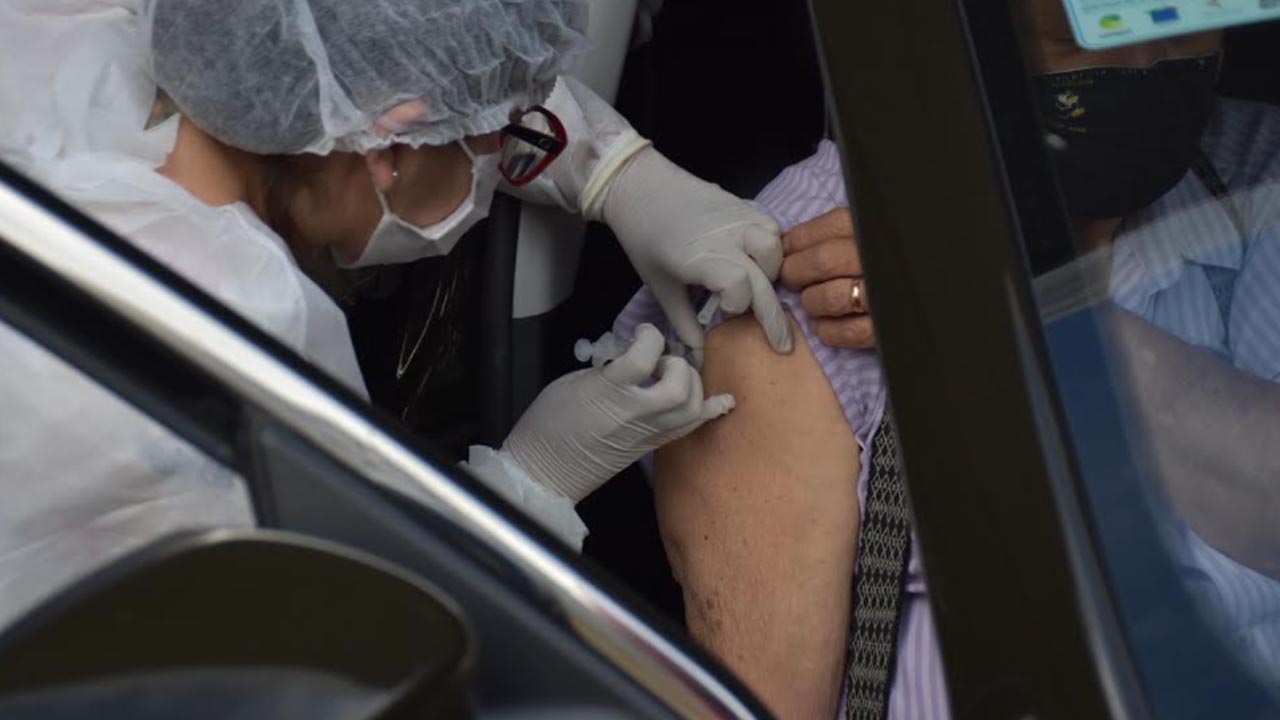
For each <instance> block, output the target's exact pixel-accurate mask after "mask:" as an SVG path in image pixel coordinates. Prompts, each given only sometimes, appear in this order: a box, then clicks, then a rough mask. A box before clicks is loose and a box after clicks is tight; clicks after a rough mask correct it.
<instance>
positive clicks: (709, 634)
mask: <svg viewBox="0 0 1280 720" xmlns="http://www.w3.org/2000/svg"><path fill="white" fill-rule="evenodd" d="M793 322H794V321H793ZM793 332H794V334H795V336H796V337H804V336H803V334H801V333H799V331H798V328H794V326H793ZM703 380H704V384H705V387H706V389H707V391H708V392H713V393H724V392H731V393H733V394H734V396H735V397H736V398H737V400H738V405H737V409H736V410H734V412H732V413H730V414H729V415H727V416H725V417H723V418H721V419H719V420H717V421H715V422H713V423H708V424H707V425H704V426H703V427H702V428H700V429H699V430H697V431H696V432H694V433H693V434H692V435H689V436H688V437H686V438H684V439H683V440H680V441H678V442H676V443H673V444H671V445H668V446H667V447H665V448H663V449H662V450H660V451H659V452H658V455H657V465H656V479H655V492H656V495H657V507H658V516H659V517H658V519H659V522H660V525H661V529H662V535H663V542H664V544H665V545H666V547H667V552H668V555H669V556H670V558H671V563H672V567H673V568H674V571H675V574H676V577H677V579H678V580H679V581H680V583H681V586H682V587H683V589H684V597H685V614H686V616H687V619H688V625H689V631H690V633H691V634H692V635H693V637H694V638H695V639H697V640H698V641H699V642H700V643H701V644H703V645H704V646H705V647H706V648H707V649H708V650H710V651H711V652H712V653H713V654H715V655H717V656H718V657H719V658H720V659H721V660H722V661H723V662H725V663H726V664H727V665H728V666H729V667H730V668H731V669H733V670H734V671H735V672H736V673H737V674H738V675H739V676H740V677H741V678H742V679H743V680H744V682H746V684H747V685H748V686H749V687H750V688H751V689H752V690H754V691H755V692H756V693H757V694H758V695H759V696H760V697H761V699H763V700H764V702H765V703H766V704H767V705H768V706H769V707H770V708H771V709H772V710H773V711H774V713H775V714H776V715H777V716H778V717H779V718H782V719H783V720H791V719H793V718H794V719H796V720H800V719H803V720H812V719H813V718H821V719H822V720H826V719H827V718H831V717H832V716H834V714H835V710H836V706H837V702H838V695H839V690H840V685H841V680H842V677H843V669H844V657H845V646H846V639H847V637H848V624H849V608H850V586H851V584H852V577H853V560H854V551H855V539H856V536H857V527H858V502H857V491H856V484H857V476H858V467H859V456H858V446H857V441H856V440H855V439H854V436H853V432H852V430H850V428H849V424H848V422H847V421H846V419H845V416H844V413H843V411H842V410H841V409H840V405H839V402H838V401H837V400H836V396H835V394H834V392H833V391H832V389H831V386H830V385H829V384H828V382H827V379H826V377H825V376H824V375H823V373H822V370H821V368H819V366H818V364H817V361H816V360H815V359H814V357H813V354H812V352H811V351H810V349H809V346H808V345H806V344H805V343H803V342H799V343H796V349H795V352H794V353H792V354H790V355H778V354H777V353H775V352H773V351H772V350H771V349H770V347H769V345H768V343H767V341H766V340H765V337H764V334H763V333H762V332H761V330H760V328H759V326H758V325H757V324H756V323H755V322H754V321H752V320H750V319H742V318H739V319H735V320H731V321H729V322H728V323H726V324H724V325H722V326H720V327H719V328H716V329H715V330H714V331H712V332H711V333H710V334H709V335H708V336H707V345H706V359H705V364H704V367H703Z"/></svg>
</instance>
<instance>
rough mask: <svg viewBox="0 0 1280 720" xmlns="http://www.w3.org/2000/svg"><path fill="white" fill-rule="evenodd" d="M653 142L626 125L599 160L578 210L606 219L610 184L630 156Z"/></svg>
mask: <svg viewBox="0 0 1280 720" xmlns="http://www.w3.org/2000/svg"><path fill="white" fill-rule="evenodd" d="M651 145H653V142H652V141H650V140H647V139H645V138H643V137H641V136H640V133H638V132H636V131H635V130H631V129H627V130H625V131H623V133H622V134H621V135H619V136H618V139H617V140H614V141H613V143H612V144H611V145H610V146H609V149H608V150H606V151H605V153H604V155H602V156H601V157H600V159H599V160H598V161H596V166H595V168H593V169H592V171H591V177H589V178H587V183H586V185H584V186H583V188H582V194H581V195H580V196H579V197H578V211H579V212H580V213H581V214H582V217H583V218H585V219H587V220H595V221H601V220H603V219H604V201H605V198H607V197H608V195H609V187H610V186H611V185H612V184H613V181H614V179H615V178H617V177H618V175H619V174H620V173H621V172H622V170H623V168H625V167H626V166H627V163H628V162H630V161H631V158H633V157H635V156H636V153H639V152H640V151H641V150H644V149H645V148H647V147H649V146H651Z"/></svg>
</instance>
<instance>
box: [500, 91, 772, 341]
mask: <svg viewBox="0 0 1280 720" xmlns="http://www.w3.org/2000/svg"><path fill="white" fill-rule="evenodd" d="M545 104H546V107H547V108H548V109H549V110H551V111H552V112H554V113H555V114H556V115H557V116H558V117H559V118H560V120H561V121H562V122H563V123H564V126H565V130H566V132H567V134H568V136H569V146H568V147H567V148H565V150H564V152H563V153H561V155H560V157H559V158H557V159H556V161H555V162H553V163H551V165H550V167H548V168H547V170H546V172H544V173H543V174H542V175H540V176H539V177H538V178H537V179H536V180H534V181H533V182H532V183H530V184H528V185H525V186H524V187H521V188H511V187H504V190H505V191H506V192H509V193H511V194H513V195H516V196H517V197H520V198H522V199H524V200H529V201H531V202H539V203H547V204H556V205H559V206H560V207H562V208H564V209H566V210H568V211H570V212H576V213H579V214H581V215H582V217H584V218H586V219H588V220H603V221H605V222H607V223H608V224H609V226H610V227H611V228H612V229H613V231H614V233H615V234H616V235H617V236H618V240H619V242H621V243H622V246H623V248H624V249H625V250H626V252H627V256H628V257H630V258H631V261H632V263H633V264H634V265H635V266H636V270H637V271H638V272H639V274H640V277H641V279H643V280H644V281H645V283H646V284H647V285H648V286H649V287H650V289H651V290H652V291H653V292H654V294H655V295H656V296H657V298H658V301H659V302H660V303H661V304H662V308H663V310H664V311H665V312H666V314H667V317H668V319H669V320H670V321H671V324H672V327H673V328H674V329H675V331H676V334H677V335H678V336H679V338H680V340H681V342H683V343H684V344H685V345H688V346H689V347H690V348H691V349H693V351H694V354H695V357H700V356H701V350H702V346H703V340H702V339H703V330H702V325H701V324H700V323H699V322H698V320H697V315H696V314H695V313H694V309H693V307H692V304H691V303H690V300H689V297H688V293H687V292H686V290H685V287H686V286H687V285H700V286H702V287H705V288H708V289H710V290H712V291H715V292H718V293H720V296H719V304H720V307H721V309H723V310H724V311H726V312H728V313H730V314H736V313H740V312H745V311H746V310H747V309H748V308H750V309H751V310H752V311H754V313H755V315H756V318H757V319H758V320H759V321H760V324H761V326H762V327H763V328H764V330H765V335H766V336H767V337H768V338H769V343H770V344H771V345H773V347H774V348H775V349H777V350H779V351H781V352H790V350H791V347H792V339H791V326H790V323H788V322H787V319H786V317H785V316H784V315H783V312H782V306H781V305H780V304H779V302H778V298H777V295H776V294H775V293H774V290H773V285H772V282H771V281H772V280H773V279H775V278H777V276H778V271H779V268H780V267H781V266H782V240H781V230H780V229H779V228H778V226H777V224H776V223H775V222H774V221H773V220H772V219H771V218H769V217H768V216H767V215H765V214H763V213H761V212H758V211H756V210H754V209H753V208H751V207H750V206H749V205H747V204H746V203H745V202H743V201H742V200H741V199H739V198H737V197H734V196H733V195H731V194H730V193H728V192H725V191H724V190H722V189H721V188H719V187H717V186H715V185H712V184H711V183H708V182H704V181H702V180H699V179H698V178H696V177H694V176H693V175H690V174H689V173H687V172H685V171H684V170H682V169H680V168H679V167H677V166H676V165H675V164H673V163H671V162H670V161H669V160H667V159H666V158H664V157H663V156H662V155H661V154H659V153H658V152H657V151H656V150H653V149H652V147H651V143H650V142H649V141H648V140H646V139H644V138H642V137H640V135H639V134H638V133H636V131H635V130H634V129H633V128H632V127H631V124H630V123H628V122H627V121H626V119H625V118H623V117H622V115H620V114H619V113H618V111H617V110H614V109H613V107H612V106H611V105H609V103H607V102H605V101H604V100H603V99H602V98H601V97H600V96H598V95H596V94H595V93H594V92H592V91H591V90H590V89H589V88H587V87H586V86H585V85H583V84H582V83H580V82H578V81H577V80H575V79H573V78H570V77H561V78H560V79H559V81H558V82H557V83H556V86H555V89H554V90H553V91H552V93H551V95H550V97H548V98H547V102H546V103H545Z"/></svg>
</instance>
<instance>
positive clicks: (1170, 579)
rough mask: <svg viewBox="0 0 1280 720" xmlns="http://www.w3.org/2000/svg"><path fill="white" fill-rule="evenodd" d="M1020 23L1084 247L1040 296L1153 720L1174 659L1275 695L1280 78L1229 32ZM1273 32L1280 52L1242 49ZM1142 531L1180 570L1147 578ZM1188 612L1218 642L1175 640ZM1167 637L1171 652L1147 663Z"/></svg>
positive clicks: (1037, 5) (1058, 10)
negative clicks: (1132, 31) (1098, 34)
mask: <svg viewBox="0 0 1280 720" xmlns="http://www.w3.org/2000/svg"><path fill="white" fill-rule="evenodd" d="M1151 5H1152V6H1153V8H1154V6H1155V4H1151ZM1011 6H1012V7H1013V8H1014V10H1015V14H1017V15H1018V16H1019V19H1020V21H1021V22H1020V26H1021V27H1022V31H1023V37H1022V38H1021V39H1022V46H1023V48H1024V52H1025V55H1026V64H1027V67H1028V70H1029V71H1030V73H1031V78H1030V87H1031V91H1032V93H1033V97H1034V101H1035V103H1036V109H1037V111H1038V114H1039V117H1040V122H1041V131H1042V137H1043V139H1044V145H1045V148H1046V152H1047V154H1048V156H1049V161H1050V164H1051V166H1052V168H1053V172H1054V174H1055V176H1056V181H1057V184H1058V188H1059V190H1060V194H1061V201H1062V206H1063V207H1064V208H1065V210H1066V216H1067V217H1069V222H1070V225H1071V227H1070V230H1071V235H1072V237H1074V241H1075V245H1074V247H1073V248H1071V251H1070V253H1069V254H1070V256H1071V257H1072V260H1071V261H1070V262H1067V263H1066V264H1064V265H1061V266H1059V267H1056V268H1054V269H1052V270H1049V271H1047V272H1040V273H1039V275H1038V277H1036V278H1035V280H1034V292H1035V295H1036V298H1037V301H1038V302H1039V306H1040V310H1041V315H1042V319H1043V321H1044V323H1045V328H1046V337H1047V340H1048V349H1049V352H1050V355H1051V362H1052V365H1053V367H1054V370H1055V372H1056V374H1057V377H1056V380H1057V383H1058V386H1059V390H1060V391H1061V397H1062V403H1063V405H1064V407H1065V409H1066V412H1067V416H1068V421H1069V422H1068V425H1069V428H1070V430H1071V432H1072V434H1073V440H1074V442H1075V443H1076V448H1077V454H1078V461H1079V463H1080V470H1081V474H1082V476H1083V478H1084V481H1085V486H1086V497H1087V499H1088V501H1089V502H1088V509H1089V511H1090V512H1091V514H1092V518H1091V519H1092V521H1093V523H1094V528H1095V531H1096V532H1097V534H1098V539H1099V540H1100V546H1101V547H1102V550H1103V554H1104V556H1105V557H1104V565H1105V566H1106V567H1107V568H1108V570H1109V571H1110V573H1111V581H1112V585H1113V590H1114V591H1115V592H1116V594H1117V600H1118V603H1119V605H1120V606H1121V609H1122V613H1121V614H1122V618H1123V621H1124V623H1125V624H1126V628H1125V629H1126V631H1127V632H1128V633H1129V635H1130V640H1131V641H1132V643H1133V646H1134V647H1135V648H1136V649H1137V653H1136V654H1137V658H1138V661H1139V666H1140V667H1139V670H1140V675H1141V676H1142V677H1143V679H1144V680H1145V681H1146V682H1147V685H1148V690H1149V692H1150V693H1151V695H1152V697H1153V701H1154V704H1155V706H1156V708H1157V710H1164V709H1167V708H1170V707H1173V705H1172V704H1171V703H1176V702H1177V701H1176V700H1174V698H1177V697H1178V694H1179V690H1180V689H1179V688H1178V687H1174V686H1173V683H1172V682H1171V681H1170V679H1171V678H1176V677H1179V675H1178V672H1177V668H1176V666H1177V665H1178V664H1179V663H1182V664H1183V667H1184V669H1185V668H1186V667H1189V666H1190V665H1189V663H1194V662H1201V661H1204V660H1205V658H1206V657H1215V658H1216V657H1218V655H1216V654H1215V653H1222V656H1221V657H1222V658H1224V659H1225V662H1226V664H1225V665H1224V664H1222V663H1218V668H1219V670H1221V671H1222V672H1227V673H1231V674H1233V675H1236V674H1243V675H1247V676H1250V677H1252V678H1254V679H1257V680H1261V681H1262V685H1263V686H1265V687H1269V688H1280V620H1278V618H1280V522H1277V521H1278V520H1280V106H1278V105H1276V104H1275V103H1274V102H1272V100H1274V99H1275V98H1273V97H1270V95H1271V94H1272V93H1271V91H1270V89H1269V88H1271V87H1273V86H1274V78H1275V73H1274V72H1271V71H1270V70H1268V69H1267V68H1265V67H1260V66H1258V65H1256V64H1250V63H1248V62H1247V55H1246V54H1245V53H1243V52H1242V54H1241V55H1240V56H1239V58H1240V59H1237V56H1236V55H1234V54H1233V46H1234V45H1233V41H1234V39H1235V37H1237V35H1236V34H1235V33H1234V32H1228V33H1225V34H1224V33H1223V32H1221V31H1209V32H1200V33H1191V34H1181V35H1178V36H1177V37H1165V38H1161V39H1157V40H1149V41H1146V42H1136V43H1130V44H1127V45H1124V46H1123V47H1109V48H1106V49H1103V50H1087V49H1085V48H1082V47H1081V46H1080V45H1079V44H1078V41H1077V39H1076V35H1073V32H1072V27H1071V25H1070V23H1069V20H1068V17H1067V16H1066V13H1065V12H1064V9H1063V5H1062V3H1061V2H1060V1H1059V0H1013V2H1012V3H1011ZM1144 7H1145V5H1144ZM1135 17H1137V16H1135ZM1160 17H1161V18H1163V20H1162V22H1166V23H1174V22H1177V21H1178V20H1177V18H1178V16H1177V14H1176V13H1174V14H1173V19H1169V17H1170V16H1169V14H1168V13H1165V14H1163V15H1160ZM1259 32H1262V33H1266V34H1268V36H1269V37H1271V38H1272V39H1273V40H1274V39H1276V38H1280V28H1278V27H1277V26H1275V25H1266V26H1257V27H1252V28H1246V29H1245V32H1244V33H1243V34H1241V35H1240V37H1243V38H1245V42H1248V41H1249V37H1250V34H1256V33H1259ZM1242 47H1244V45H1243V44H1242ZM1233 63H1234V64H1233ZM1108 408H1111V409H1114V410H1115V413H1114V417H1115V418H1116V419H1117V421H1116V422H1114V423H1112V422H1110V421H1109V420H1108V419H1107V418H1110V417H1112V415H1111V414H1109V413H1110V410H1108ZM1148 520H1149V521H1150V524H1149V525H1147V524H1146V523H1147V521H1148ZM1140 525H1141V526H1142V527H1144V528H1146V529H1145V530H1144V531H1143V533H1144V534H1145V536H1146V539H1147V540H1152V541H1156V542H1158V543H1159V544H1158V547H1159V548H1160V549H1161V557H1160V561H1161V562H1160V563H1158V565H1159V566H1160V567H1162V568H1163V567H1167V568H1168V570H1169V572H1167V573H1161V572H1158V571H1157V569H1156V565H1152V564H1143V563H1134V562H1133V560H1134V558H1136V557H1137V555H1136V554H1135V552H1134V546H1133V544H1132V543H1131V542H1130V541H1131V540H1132V538H1133V536H1132V535H1129V534H1127V533H1130V532H1132V531H1134V530H1135V529H1136V528H1137V527H1138V526H1140ZM1151 535H1154V536H1155V537H1150V536H1151ZM1183 610H1188V611H1190V612H1194V613H1196V615H1197V616H1198V618H1199V619H1200V620H1201V621H1202V622H1203V625H1204V627H1207V628H1208V631H1209V636H1208V639H1207V640H1205V638H1201V637H1200V636H1198V635H1197V634H1196V633H1195V632H1188V633H1186V634H1185V635H1182V636H1181V637H1180V629H1179V626H1178V625H1177V623H1175V622H1173V619H1174V618H1177V617H1184V616H1183V615H1180V613H1182V612H1183ZM1144 624H1145V625H1144ZM1157 635H1158V636H1159V637H1160V643H1161V644H1160V647H1163V648H1164V649H1165V650H1166V651H1168V652H1173V653H1175V654H1173V655H1170V654H1168V653H1167V652H1166V653H1165V654H1163V655H1162V656H1160V657H1156V656H1155V655H1152V654H1150V653H1146V654H1144V651H1143V649H1142V648H1143V647H1145V648H1147V649H1150V648H1152V647H1155V645H1151V644H1146V645H1144V642H1145V640H1144V638H1151V637H1155V636H1157ZM1202 641H1203V642H1202ZM1206 643H1207V644H1206ZM1179 655H1182V657H1179ZM1228 666H1229V667H1230V670H1225V669H1223V668H1226V667H1228ZM1224 677H1225V676H1224ZM1232 700H1233V698H1232V697H1230V696H1227V697H1212V698H1210V697H1202V698H1200V699H1199V701H1200V702H1212V703H1217V704H1218V706H1217V707H1218V709H1219V710H1220V711H1223V712H1227V710H1226V709H1229V708H1231V707H1232V705H1231V704H1230V703H1231V702H1232ZM1222 703H1226V704H1222ZM1236 710H1239V711H1241V712H1243V711H1244V707H1243V706H1242V707H1239V708H1236ZM1227 715H1231V716H1236V715H1234V714H1233V713H1232V712H1227Z"/></svg>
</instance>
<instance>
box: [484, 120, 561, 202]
mask: <svg viewBox="0 0 1280 720" xmlns="http://www.w3.org/2000/svg"><path fill="white" fill-rule="evenodd" d="M568 144H569V136H568V135H567V134H566V133H565V130H564V123H562V122H560V118H558V117H556V116H555V114H554V113H552V112H551V111H550V110H548V109H546V108H544V107H542V106H537V107H533V108H530V109H529V110H526V111H525V113H524V114H523V115H521V116H520V118H519V119H517V120H516V121H515V122H513V123H511V124H510V125H508V126H506V127H504V128H503V129H502V139H501V140H500V147H501V153H502V160H501V164H500V165H499V167H500V169H501V170H502V177H504V178H506V179H507V182H509V183H511V184H512V185H513V186H515V187H520V186H521V185H527V184H529V183H530V182H532V181H533V179H534V178H536V177H538V176H539V175H541V174H542V171H543V170H546V169H547V166H549V165H550V164H551V162H552V161H553V160H555V159H556V158H557V157H559V156H560V153H561V152H563V151H564V149H565V147H566V146H567V145H568Z"/></svg>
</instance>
